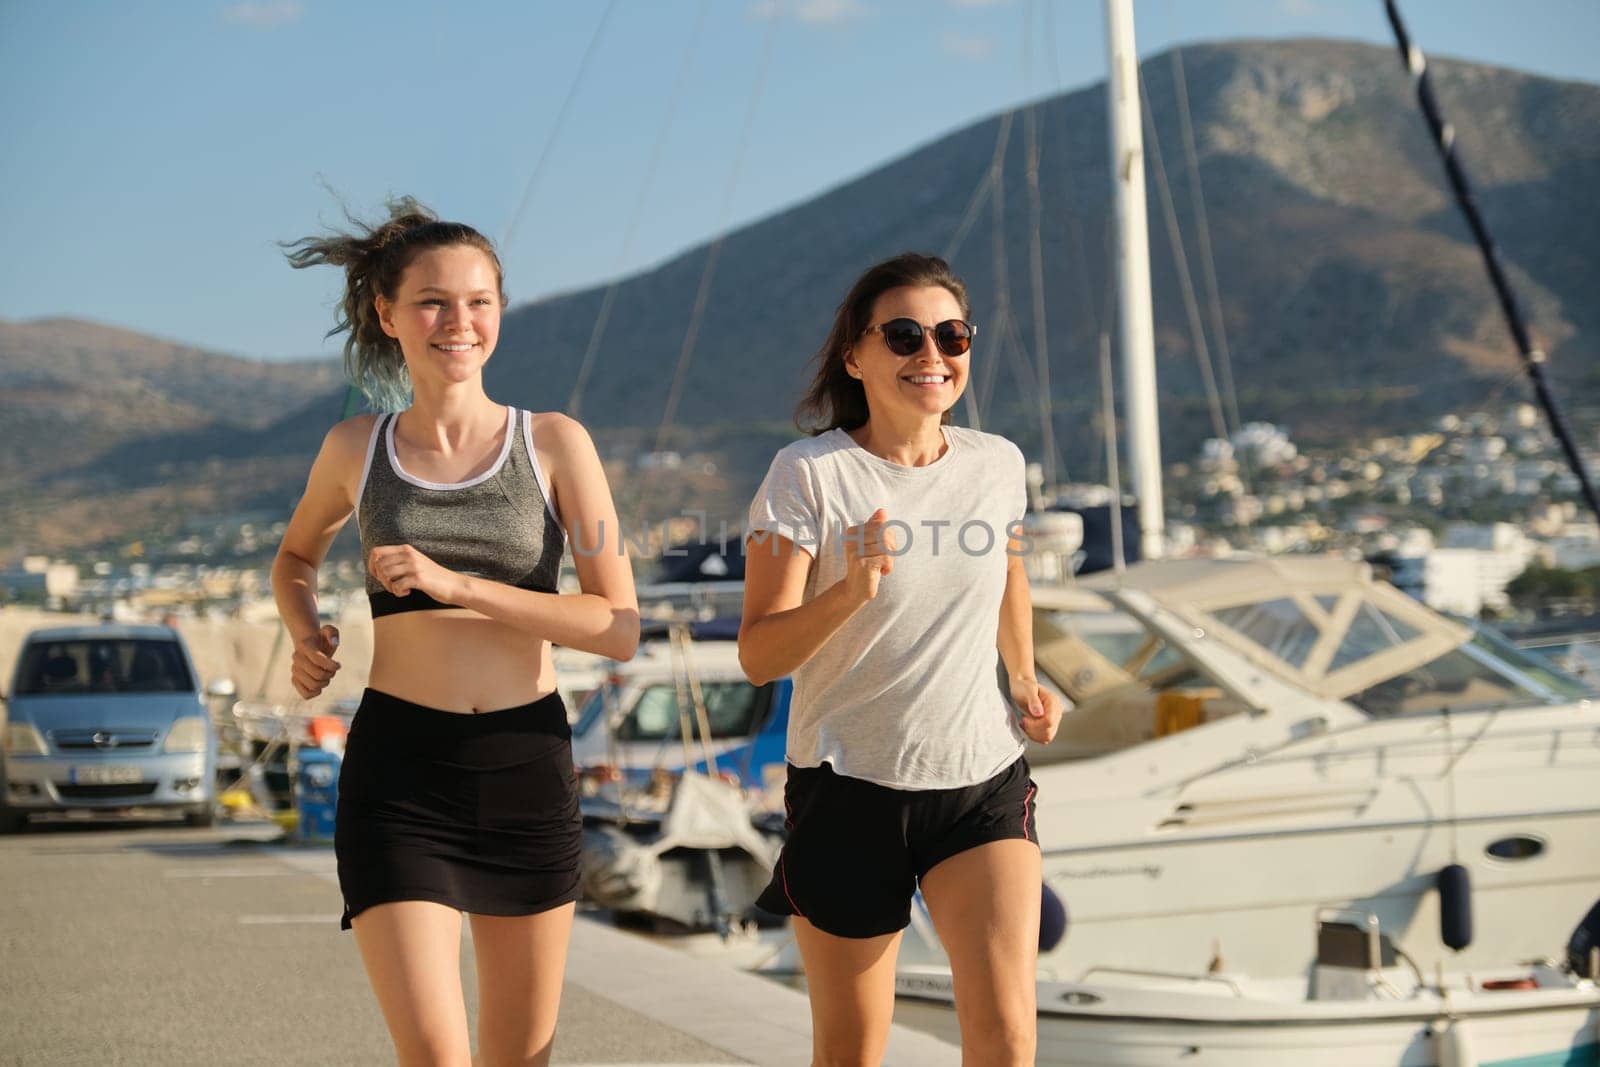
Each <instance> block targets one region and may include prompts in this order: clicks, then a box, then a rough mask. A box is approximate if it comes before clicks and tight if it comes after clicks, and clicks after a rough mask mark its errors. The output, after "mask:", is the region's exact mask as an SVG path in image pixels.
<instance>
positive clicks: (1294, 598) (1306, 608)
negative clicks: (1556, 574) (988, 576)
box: [1086, 557, 1473, 700]
mask: <svg viewBox="0 0 1600 1067" xmlns="http://www.w3.org/2000/svg"><path fill="white" fill-rule="evenodd" d="M1086 584H1089V585H1090V587H1091V588H1092V589H1095V590H1096V591H1098V592H1101V593H1102V594H1104V595H1105V596H1107V597H1108V598H1109V599H1111V600H1119V598H1118V595H1117V594H1118V592H1119V591H1120V590H1121V589H1136V590H1139V591H1140V592H1143V593H1145V594H1146V595H1147V596H1149V597H1150V598H1151V599H1152V600H1154V601H1156V602H1157V603H1158V604H1159V605H1160V606H1161V607H1163V608H1165V609H1166V610H1168V611H1170V612H1172V613H1173V614H1174V615H1177V616H1178V617H1179V618H1181V619H1183V620H1184V621H1186V622H1188V623H1189V624H1190V625H1192V626H1193V627H1194V628H1195V629H1196V630H1197V631H1198V632H1199V633H1198V634H1197V636H1198V635H1205V636H1209V637H1212V638H1214V639H1215V640H1217V641H1220V642H1222V643H1223V644H1224V645H1226V646H1227V647H1229V648H1231V649H1233V650H1234V651H1235V652H1237V653H1239V654H1240V655H1242V656H1244V657H1245V658H1246V659H1248V660H1249V661H1250V662H1251V663H1253V664H1255V665H1256V666H1258V667H1261V668H1262V669H1264V670H1267V671H1270V672H1272V673H1273V674H1275V675H1277V676H1278V677H1279V678H1281V679H1283V680H1284V681H1286V682H1289V683H1290V684H1292V685H1294V686H1296V687H1298V688H1300V689H1303V690H1305V691H1307V692H1310V693H1313V694H1315V695H1317V696H1320V697H1327V698H1332V699H1336V700H1343V699H1346V698H1349V697H1353V696H1355V695H1357V694H1360V693H1363V692H1365V691H1367V690H1370V689H1372V688H1373V687H1374V686H1377V685H1379V684H1380V683H1382V682H1385V681H1388V680H1389V679H1392V678H1396V677H1399V676H1401V675H1404V674H1406V673H1407V672H1409V671H1412V670H1414V669H1415V668H1417V667H1421V666H1422V665H1423V664H1426V663H1429V662H1432V661H1433V660H1436V659H1438V658H1439V657H1440V656H1442V655H1444V654H1445V653H1447V652H1449V651H1451V650H1452V649H1455V648H1458V647H1459V646H1461V645H1463V644H1465V643H1466V642H1468V641H1469V640H1471V638H1472V633H1473V632H1472V630H1470V629H1469V628H1468V627H1466V626H1462V625H1460V624H1459V623H1455V622H1452V621H1451V620H1449V619H1447V618H1445V617H1443V616H1441V615H1439V614H1437V613H1435V612H1433V611H1431V610H1430V609H1428V608H1426V607H1424V606H1423V605H1422V604H1419V603H1418V602H1417V601H1415V600H1413V599H1411V598H1410V597H1408V596H1406V595H1405V594H1404V593H1402V592H1400V591H1399V590H1397V589H1395V588H1394V587H1393V586H1391V585H1388V584H1387V583H1384V582H1380V581H1377V580H1375V579H1374V578H1373V576H1372V568H1371V567H1369V566H1368V565H1367V564H1365V563H1359V562H1352V561H1350V560H1343V559H1325V558H1314V557H1278V558H1271V559H1241V560H1214V559H1208V560H1163V561H1157V562H1152V563H1145V564H1141V565H1138V566H1135V567H1130V568H1129V569H1128V570H1127V572H1126V573H1125V574H1124V575H1123V578H1122V581H1121V582H1118V583H1112V582H1101V581H1094V580H1091V581H1090V582H1089V583H1086ZM1186 651H1188V652H1190V653H1191V654H1193V655H1196V658H1197V659H1201V660H1203V659H1204V656H1203V654H1198V652H1199V650H1197V649H1188V650H1186Z"/></svg>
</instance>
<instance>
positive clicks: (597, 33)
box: [500, 0, 617, 255]
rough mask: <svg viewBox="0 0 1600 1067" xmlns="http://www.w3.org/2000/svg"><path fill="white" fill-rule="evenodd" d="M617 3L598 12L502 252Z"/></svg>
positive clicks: (611, 2)
mask: <svg viewBox="0 0 1600 1067" xmlns="http://www.w3.org/2000/svg"><path fill="white" fill-rule="evenodd" d="M616 6H617V0H609V2H608V3H607V4H606V9H605V10H604V11H603V12H601V13H600V22H599V24H598V25H596V26H595V28H594V35H593V36H592V37H590V38H589V46H588V47H587V48H585V49H584V50H583V59H581V60H580V61H579V62H578V72H577V73H576V74H574V75H573V76H572V84H571V85H569V86H568V87H567V96H566V99H564V100H562V101H561V110H560V111H558V112H556V121H555V125H553V126H552V127H551V128H550V136H549V137H547V138H546V139H545V142H544V148H543V150H541V151H540V153H539V161H538V162H537V163H535V164H534V167H533V173H532V174H530V175H528V182H527V184H526V185H524V186H523V188H522V199H521V200H519V201H517V209H516V210H515V211H513V212H512V213H511V221H510V222H508V223H507V224H506V232H505V234H504V235H503V236H502V237H501V238H500V253H501V254H502V255H504V254H505V253H506V251H507V250H508V249H509V248H510V247H511V241H512V239H513V238H514V237H516V234H517V226H518V225H519V224H520V223H521V222H522V216H523V213H524V212H526V211H527V210H528V204H529V203H530V202H531V201H532V199H533V191H534V189H535V188H536V187H537V186H538V184H539V178H540V177H541V176H542V175H543V174H544V168H545V164H547V163H548V162H549V161H550V150H551V149H552V148H554V147H555V143H556V138H557V137H559V136H560V135H561V128H562V127H563V126H565V125H566V123H567V115H568V114H569V113H570V112H571V111H572V101H573V99H574V98H575V97H576V96H577V95H578V87H579V86H580V85H582V84H583V76H584V75H585V74H586V73H587V72H588V70H589V61H590V60H591V59H593V58H594V53H595V49H596V47H597V46H598V45H599V44H600V38H601V37H602V36H603V35H604V34H605V29H606V23H608V22H610V21H611V12H612V11H614V10H616Z"/></svg>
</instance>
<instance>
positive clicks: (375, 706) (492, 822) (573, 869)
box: [333, 689, 583, 930]
mask: <svg viewBox="0 0 1600 1067" xmlns="http://www.w3.org/2000/svg"><path fill="white" fill-rule="evenodd" d="M582 841H583V820H582V818H581V817H580V815H579V814H578V786H577V779H576V778H575V776H574V774H573V769H572V730H571V727H569V726H568V725H567V713H566V708H565V707H564V706H563V705H562V703H561V697H560V696H558V695H557V694H555V693H552V694H550V695H549V696H547V697H545V698H543V699H542V700H537V701H535V702H534V703H532V704H524V705H523V706H521V707H516V708H506V709H504V710H502V711H490V712H483V713H480V714H476V715H472V714H458V713H455V712H449V711H438V710H436V709H434V708H429V707H425V706H423V705H421V704H413V703H411V702H410V701H409V700H401V699H400V698H399V697H394V696H390V695H388V694H387V693H380V692H378V691H377V690H374V689H368V690H367V691H366V692H365V693H364V694H363V695H362V698H361V706H360V708H359V709H357V711H356V716H355V720H354V721H353V722H352V723H351V724H350V736H349V738H348V740H347V742H346V745H345V756H344V763H343V766H342V767H341V768H340V772H339V809H338V816H337V820H336V822H335V826H334V837H333V847H334V853H335V855H336V857H337V858H338V862H339V890H340V892H342V893H343V894H344V916H343V919H342V920H341V922H340V925H341V926H342V927H343V928H344V929H346V930H348V929H350V920H351V919H352V918H354V917H355V916H357V915H359V914H360V913H361V912H363V911H365V910H366V909H367V908H370V907H372V906H373V905H374V904H387V903H390V902H393V901H397V900H431V901H434V902H435V903H439V904H446V905H449V906H450V907H452V908H456V909H459V910H461V911H465V912H469V913H473V914H478V915H532V914H534V913H536V912H541V911H546V910H548V909H550V908H553V907H556V906H558V905H560V904H565V903H567V902H568V901H572V900H576V899H578V879H579V874H580V870H581V852H582Z"/></svg>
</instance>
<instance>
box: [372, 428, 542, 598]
mask: <svg viewBox="0 0 1600 1067" xmlns="http://www.w3.org/2000/svg"><path fill="white" fill-rule="evenodd" d="M396 418H397V416H395V415H383V416H380V417H379V419H378V421H377V424H376V425H375V426H374V427H373V428H372V439H371V441H369V442H368V444H367V459H366V466H365V469H364V470H363V472H362V476H361V488H360V489H359V490H357V493H356V523H357V525H358V526H359V527H360V530H361V558H362V559H363V560H366V559H368V558H369V557H370V556H371V554H372V550H373V549H374V548H377V547H378V546H380V545H411V546H412V547H413V548H415V549H416V550H417V551H419V552H421V553H422V554H423V555H425V556H427V557H428V558H429V559H431V560H433V561H434V562H435V563H437V564H439V565H440V566H442V567H447V568H449V569H450V570H453V571H459V572H461V573H463V574H470V575H472V576H474V577H478V578H484V579H487V580H489V581H493V582H502V583H504V584H506V585H512V586H516V587H517V588H519V589H536V590H538V591H540V592H544V593H553V592H555V591H556V578H557V576H558V575H559V573H560V571H561V555H562V552H563V551H564V550H565V548H566V533H565V531H563V530H562V528H561V521H560V519H559V518H558V517H557V516H556V513H555V508H554V507H553V506H552V504H551V502H550V488H549V482H547V481H546V480H545V477H544V472H543V471H541V470H540V469H539V460H538V458H537V457H536V456H535V454H534V451H533V431H532V425H531V416H530V415H529V414H528V413H527V412H518V411H517V409H516V408H507V409H506V435H505V444H504V446H503V447H502V448H501V450H500V458H499V460H498V461H496V463H495V465H494V466H493V467H491V468H490V469H489V470H487V471H485V472H484V473H483V474H480V475H478V476H477V477H475V478H469V479H467V480H466V481H464V482H451V483H439V482H429V481H425V480H423V479H421V478H417V477H413V476H412V475H410V474H407V473H406V472H405V470H404V469H403V468H401V466H400V460H399V457H398V456H396V454H395V448H394V426H395V420H396ZM367 599H368V600H369V601H371V603H372V617H373V618H375V619H376V618H380V617H382V616H384V615H393V614H396V613H398V612H402V611H429V610H438V609H447V608H450V607H452V606H453V605H450V604H443V603H440V602H439V601H437V600H435V599H434V598H433V597H431V596H429V595H427V594H426V593H423V592H420V591H416V590H413V591H412V592H411V593H409V594H407V595H406V596H403V597H402V596H395V595H394V594H393V593H390V592H389V591H388V590H386V589H384V587H383V585H382V584H381V583H380V582H379V581H378V580H377V579H376V578H374V577H373V576H372V574H371V572H368V574H367Z"/></svg>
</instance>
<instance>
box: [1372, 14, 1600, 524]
mask: <svg viewBox="0 0 1600 1067" xmlns="http://www.w3.org/2000/svg"><path fill="white" fill-rule="evenodd" d="M1383 6H1384V9H1385V11H1387V12H1388V15H1389V25H1390V26H1392V27H1393V28H1394V36H1395V43H1396V44H1397V45H1398V46H1399V48H1400V61H1401V62H1402V63H1404V64H1405V67H1406V70H1408V71H1409V72H1410V73H1411V77H1412V79H1413V80H1414V81H1415V82H1416V84H1417V102H1418V103H1419V104H1421V106H1422V114H1423V117H1424V118H1425V119H1426V120H1427V123H1428V130H1429V132H1430V133H1432V134H1433V146H1434V148H1436V149H1437V150H1438V152H1439V158H1440V160H1441V161H1442V162H1443V163H1444V169H1445V174H1446V176H1447V177H1448V178H1449V179H1450V188H1451V190H1452V191H1454V193H1455V196H1456V204H1457V206H1458V207H1460V208H1461V213H1462V214H1463V215H1465V216H1466V219H1467V226H1468V227H1469V228H1471V230H1472V236H1473V237H1474V238H1475V239H1476V240H1477V242H1478V250H1479V251H1480V252H1482V253H1483V263H1484V266H1485V267H1487V268H1488V270H1489V281H1490V282H1491V283H1492V284H1493V285H1494V292H1495V296H1496V297H1497V298H1498V299H1499V301H1500V310H1501V312H1502V313H1503V314H1504V315H1505V319H1506V325H1507V327H1509V328H1510V330H1511V336H1512V338H1513V339H1514V340H1515V341H1516V344H1517V355H1518V356H1519V357H1520V358H1521V360H1522V366H1523V369H1524V370H1525V371H1526V372H1527V375H1528V378H1529V380H1530V381H1531V382H1532V383H1533V391H1534V395H1535V396H1536V397H1537V398H1538V400H1539V406H1540V407H1542V408H1543V409H1544V413H1545V417H1546V418H1548V419H1549V420H1550V430H1551V432H1552V433H1554V434H1555V436H1556V440H1557V441H1559V442H1560V443H1561V451H1562V452H1563V453H1564V454H1565V455H1566V457H1567V465H1568V466H1569V467H1571V468H1572V473H1573V474H1574V475H1575V476H1576V477H1577V479H1578V486H1579V488H1580V489H1581V490H1582V491H1583V496H1584V499H1585V500H1586V501H1588V504H1589V510H1591V511H1593V512H1594V513H1595V517H1596V518H1600V495H1597V494H1596V493H1595V488H1594V483H1593V482H1591V481H1590V480H1589V474H1588V471H1586V470H1585V469H1584V466H1583V457H1582V456H1580V455H1579V454H1578V447H1577V445H1576V444H1575V443H1574V442H1573V440H1572V434H1571V432H1570V431H1569V430H1568V429H1567V423H1566V420H1565V419H1564V418H1563V417H1562V415H1561V409H1560V408H1559V407H1557V406H1556V398H1555V394H1554V393H1553V392H1552V391H1551V389H1550V383H1549V381H1548V380H1547V379H1546V378H1545V373H1544V367H1545V358H1546V357H1545V354H1544V352H1543V351H1541V350H1540V349H1538V348H1535V347H1534V346H1533V342H1532V340H1531V339H1530V338H1529V336H1528V329H1527V326H1526V324H1525V323H1524V322H1523V318H1522V308H1521V307H1520V306H1519V305H1518V303H1517V298H1516V295H1515V294H1514V293H1513V292H1512V291H1511V282H1510V280H1509V279H1508V278H1507V277H1506V273H1505V268H1504V266H1503V265H1502V264H1501V262H1500V250H1499V248H1497V247H1496V246H1495V243H1494V238H1493V237H1491V236H1489V228H1488V227H1487V226H1486V225H1485V224H1484V221H1483V216H1482V214H1480V213H1479V211H1478V202H1477V199H1476V198H1475V197H1474V196H1473V194H1472V187H1471V185H1469V184H1468V182H1467V175H1466V172H1465V171H1464V170H1463V169H1462V167H1461V162H1460V160H1459V159H1458V158H1457V157H1456V145H1455V141H1456V134H1455V129H1454V127H1452V126H1451V125H1450V124H1449V123H1448V122H1445V121H1444V117H1443V115H1442V113H1441V112H1440V110H1439V100H1438V98H1437V97H1436V96H1435V95H1434V92H1433V80H1432V79H1431V78H1430V77H1429V76H1428V61H1427V58H1426V57H1425V56H1423V54H1422V49H1420V48H1418V47H1417V46H1416V45H1414V44H1412V43H1411V36H1410V34H1408V33H1407V32H1406V27H1405V23H1404V22H1403V21H1401V18H1400V8H1399V6H1398V5H1397V4H1396V2H1395V0H1384V5H1383Z"/></svg>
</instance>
